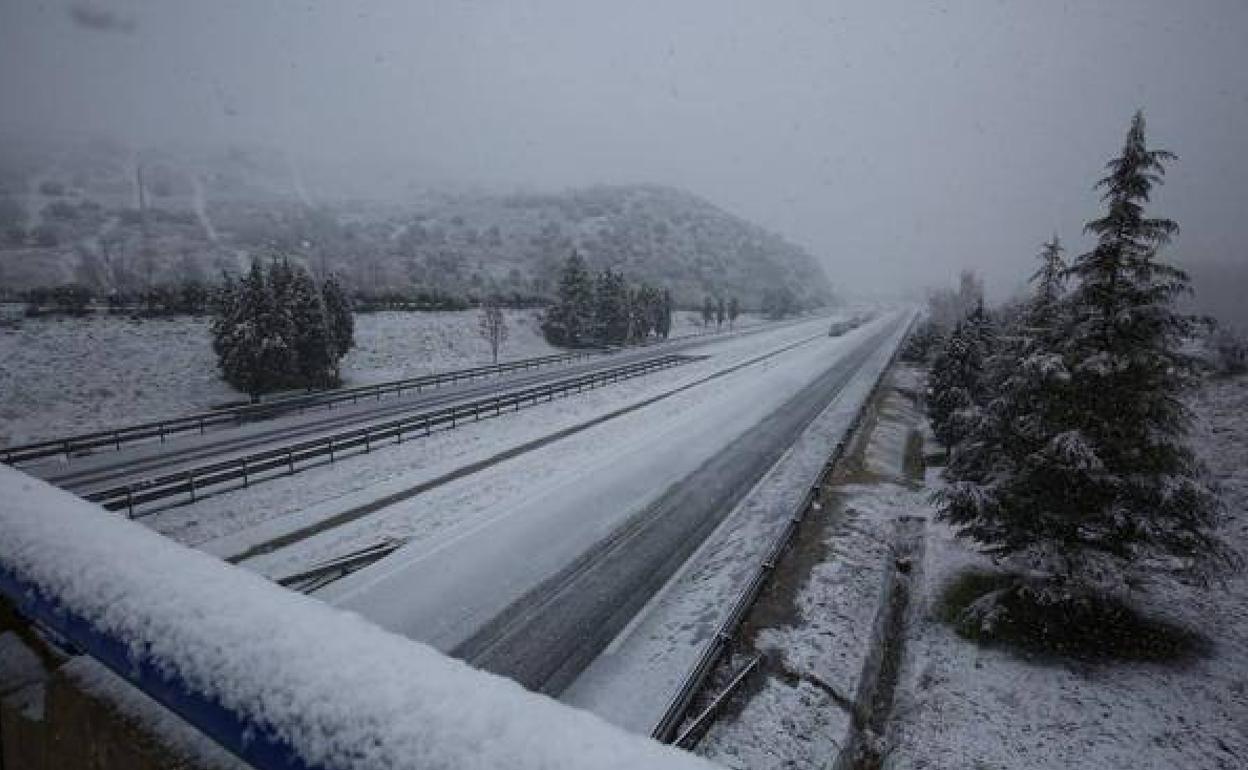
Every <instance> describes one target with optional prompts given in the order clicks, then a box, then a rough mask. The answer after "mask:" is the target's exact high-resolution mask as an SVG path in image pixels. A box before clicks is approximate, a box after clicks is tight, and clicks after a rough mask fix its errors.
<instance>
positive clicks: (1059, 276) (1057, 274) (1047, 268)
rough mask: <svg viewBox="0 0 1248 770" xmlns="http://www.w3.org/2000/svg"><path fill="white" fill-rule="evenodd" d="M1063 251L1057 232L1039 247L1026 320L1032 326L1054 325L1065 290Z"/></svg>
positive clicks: (1044, 326) (1064, 251) (1046, 326)
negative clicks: (1038, 258)
mask: <svg viewBox="0 0 1248 770" xmlns="http://www.w3.org/2000/svg"><path fill="white" fill-rule="evenodd" d="M1065 253H1066V250H1065V249H1064V248H1062V239H1061V238H1058V237H1057V233H1054V234H1053V237H1052V238H1050V239H1049V240H1047V241H1045V242H1044V245H1043V246H1041V247H1040V267H1039V268H1038V269H1037V270H1036V272H1035V273H1033V274H1032V276H1031V280H1032V283H1034V284H1035V285H1036V294H1035V296H1034V297H1033V298H1032V301H1031V302H1030V303H1029V305H1028V316H1029V319H1028V321H1029V323H1030V324H1032V325H1033V326H1038V327H1042V328H1045V329H1048V328H1052V327H1053V326H1055V325H1056V320H1057V318H1056V316H1057V314H1058V313H1059V312H1060V309H1059V306H1060V304H1061V301H1062V298H1063V295H1064V293H1065V291H1066V259H1065V256H1064V255H1065Z"/></svg>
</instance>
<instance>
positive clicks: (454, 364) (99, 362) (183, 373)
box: [0, 310, 559, 444]
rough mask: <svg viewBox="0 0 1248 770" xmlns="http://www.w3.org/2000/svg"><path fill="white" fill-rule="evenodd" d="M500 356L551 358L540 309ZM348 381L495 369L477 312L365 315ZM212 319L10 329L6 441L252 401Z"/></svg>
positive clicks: (35, 323) (3, 346)
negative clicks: (226, 375) (226, 359)
mask: <svg viewBox="0 0 1248 770" xmlns="http://www.w3.org/2000/svg"><path fill="white" fill-rule="evenodd" d="M507 319H508V326H509V328H510V333H509V335H508V338H507V342H506V343H505V344H504V346H503V350H502V353H501V356H500V358H502V359H503V360H510V359H516V358H530V357H533V356H543V355H550V354H552V353H557V352H559V350H558V349H557V348H553V347H551V346H550V345H548V344H547V343H546V341H545V340H544V339H543V338H542V335H541V331H540V330H539V329H538V328H537V321H536V317H535V311H522V310H511V311H507ZM355 323H356V332H355V340H356V347H355V349H354V350H352V351H351V352H350V353H349V354H348V355H347V357H346V359H345V360H344V362H343V375H344V379H345V380H346V384H348V385H353V384H354V385H358V384H365V383H370V382H378V381H382V380H388V379H398V378H402V377H414V376H418V375H422V374H428V373H430V372H437V371H446V370H448V369H462V368H465V367H470V366H479V365H482V364H488V363H490V350H489V346H488V345H487V344H486V341H485V340H484V339H483V338H482V337H481V335H480V334H478V333H477V323H478V314H477V312H476V311H471V310H467V311H462V312H440V313H400V312H383V313H362V314H359V315H357V316H356V320H355ZM208 324H209V321H208V319H206V318H186V317H183V318H170V319H150V320H143V321H132V320H129V319H127V318H118V317H109V316H101V317H96V318H87V319H72V318H38V319H25V320H23V321H22V322H21V323H20V324H18V325H16V326H15V327H10V326H6V327H4V328H0V444H16V443H24V442H27V441H34V440H38V439H41V438H52V437H55V436H62V435H66V434H72V433H80V432H84V431H89V430H97V429H103V428H108V427H113V426H116V425H125V424H128V423H133V422H139V421H143V420H151V419H158V418H161V417H173V416H177V415H180V414H185V413H187V412H192V411H198V410H202V409H207V408H210V407H212V406H213V405H215V404H221V403H225V402H228V401H236V400H239V399H241V398H244V397H243V396H242V395H240V394H239V393H237V392H235V391H234V390H233V389H231V388H230V387H229V386H228V385H226V384H225V383H224V382H222V381H221V378H220V375H219V372H218V370H217V363H216V356H215V355H214V354H213V352H212V345H211V341H210V339H209V335H208Z"/></svg>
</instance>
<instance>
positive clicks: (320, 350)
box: [284, 263, 338, 388]
mask: <svg viewBox="0 0 1248 770" xmlns="http://www.w3.org/2000/svg"><path fill="white" fill-rule="evenodd" d="M284 269H285V271H286V273H287V276H286V277H287V278H288V280H289V282H290V283H289V287H288V289H287V296H288V300H287V301H288V303H289V304H288V306H287V308H288V312H289V313H290V317H291V319H292V320H293V322H294V333H295V337H294V348H295V366H296V371H297V373H298V378H297V383H298V384H299V385H301V386H303V387H305V388H330V387H334V386H336V385H337V384H338V349H337V344H336V341H335V339H334V336H335V335H334V332H333V331H332V330H331V328H330V323H329V314H328V313H327V312H326V310H325V300H324V298H323V295H322V294H321V291H320V289H319V288H318V287H317V285H316V282H315V281H314V280H313V279H312V276H311V275H309V274H308V272H307V271H306V270H304V269H303V268H301V267H296V266H293V265H290V264H289V263H286V266H285V268H284Z"/></svg>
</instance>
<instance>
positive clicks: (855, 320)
mask: <svg viewBox="0 0 1248 770" xmlns="http://www.w3.org/2000/svg"><path fill="white" fill-rule="evenodd" d="M872 318H875V315H874V314H872V313H858V314H856V315H852V316H850V317H849V318H844V319H840V320H837V321H833V322H832V326H831V328H829V329H828V336H829V337H839V336H841V335H842V334H845V333H847V332H851V331H853V330H854V329H857V328H858V327H859V326H862V325H863V324H865V323H866V322H867V321H870V320H871V319H872Z"/></svg>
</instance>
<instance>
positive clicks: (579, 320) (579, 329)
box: [542, 250, 594, 347]
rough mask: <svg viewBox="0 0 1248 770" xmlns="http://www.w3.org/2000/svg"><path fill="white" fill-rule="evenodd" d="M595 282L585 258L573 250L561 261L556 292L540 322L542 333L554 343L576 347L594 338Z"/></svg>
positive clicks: (586, 343) (589, 342)
mask: <svg viewBox="0 0 1248 770" xmlns="http://www.w3.org/2000/svg"><path fill="white" fill-rule="evenodd" d="M593 321H594V282H593V279H592V278H591V277H590V275H589V270H588V269H587V268H586V266H585V260H584V259H583V258H582V257H581V255H580V254H578V253H577V252H576V251H575V250H574V251H573V252H572V254H571V256H569V257H568V261H567V262H566V263H564V266H563V272H562V273H561V274H560V276H559V288H558V294H557V296H556V298H555V302H554V304H553V305H552V306H551V307H550V309H549V310H548V311H547V313H546V318H545V320H544V321H543V322H542V332H543V334H545V335H546V339H547V340H548V341H549V342H550V343H551V344H553V345H566V346H569V347H578V346H584V345H588V344H591V343H592V341H593V333H594V329H593Z"/></svg>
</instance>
